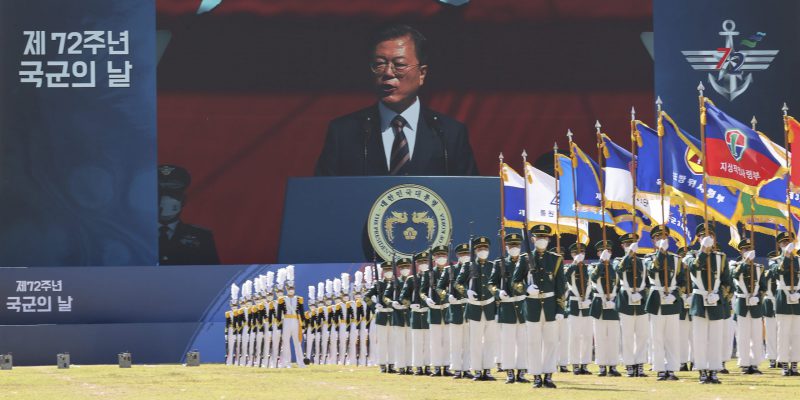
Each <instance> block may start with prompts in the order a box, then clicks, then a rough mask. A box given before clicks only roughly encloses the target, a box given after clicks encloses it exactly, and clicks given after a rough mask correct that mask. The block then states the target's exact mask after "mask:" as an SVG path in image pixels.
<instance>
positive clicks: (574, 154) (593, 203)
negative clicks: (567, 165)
mask: <svg viewBox="0 0 800 400" xmlns="http://www.w3.org/2000/svg"><path fill="white" fill-rule="evenodd" d="M570 158H571V159H572V168H573V169H575V179H576V181H577V190H576V192H577V193H576V196H577V199H578V204H579V205H580V206H582V207H592V208H594V209H596V210H598V211H599V210H600V206H601V204H600V202H601V200H602V198H601V195H600V174H599V172H600V166H599V165H598V164H597V163H596V162H595V161H594V160H592V159H591V158H590V157H589V156H587V155H586V153H584V152H583V150H581V149H580V148H579V147H578V145H577V144H575V142H570ZM565 172H566V171H565Z"/></svg>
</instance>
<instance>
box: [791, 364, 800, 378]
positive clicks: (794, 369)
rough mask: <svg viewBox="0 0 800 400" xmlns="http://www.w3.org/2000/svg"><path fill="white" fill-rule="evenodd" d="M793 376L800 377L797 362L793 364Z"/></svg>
mask: <svg viewBox="0 0 800 400" xmlns="http://www.w3.org/2000/svg"><path fill="white" fill-rule="evenodd" d="M792 376H800V372H797V362H793V363H792Z"/></svg>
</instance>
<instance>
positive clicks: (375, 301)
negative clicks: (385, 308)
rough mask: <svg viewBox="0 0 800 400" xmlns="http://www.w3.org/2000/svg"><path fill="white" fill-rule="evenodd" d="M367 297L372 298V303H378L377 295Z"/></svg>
mask: <svg viewBox="0 0 800 400" xmlns="http://www.w3.org/2000/svg"><path fill="white" fill-rule="evenodd" d="M369 299H370V300H372V304H378V296H372V297H370V298H369Z"/></svg>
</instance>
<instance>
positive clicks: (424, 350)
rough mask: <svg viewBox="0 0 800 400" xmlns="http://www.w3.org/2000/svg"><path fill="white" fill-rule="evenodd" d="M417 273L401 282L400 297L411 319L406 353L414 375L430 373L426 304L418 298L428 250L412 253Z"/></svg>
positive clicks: (426, 268)
mask: <svg viewBox="0 0 800 400" xmlns="http://www.w3.org/2000/svg"><path fill="white" fill-rule="evenodd" d="M414 264H416V267H417V268H416V269H417V273H416V274H414V273H412V274H411V275H409V277H408V278H407V279H406V280H405V282H404V283H403V289H402V290H401V293H400V298H401V299H403V300H402V301H403V303H404V304H405V303H408V305H409V308H410V309H411V312H410V319H411V325H410V328H411V348H409V349H408V350H409V351H408V353H409V354H410V355H411V366H412V368H414V375H417V376H419V375H423V374H424V375H430V374H431V371H430V366H429V365H428V362H429V360H427V358H428V357H427V354H428V347H429V346H430V344H429V342H428V338H429V337H428V305H427V304H425V303H424V301H423V300H422V299H421V298H420V290H419V282H420V280H421V279H422V275H423V274H424V273H425V272H428V267H429V265H428V252H427V251H423V252H421V253H417V254H415V255H414ZM423 368H424V370H423Z"/></svg>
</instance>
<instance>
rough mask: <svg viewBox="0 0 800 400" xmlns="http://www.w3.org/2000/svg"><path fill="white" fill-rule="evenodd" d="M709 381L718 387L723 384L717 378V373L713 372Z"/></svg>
mask: <svg viewBox="0 0 800 400" xmlns="http://www.w3.org/2000/svg"><path fill="white" fill-rule="evenodd" d="M708 379H709V380H710V381H711V383H714V384H717V385H718V384H720V383H722V382H720V381H719V378H718V377H717V371H711V374H710V375H709V376H708Z"/></svg>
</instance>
